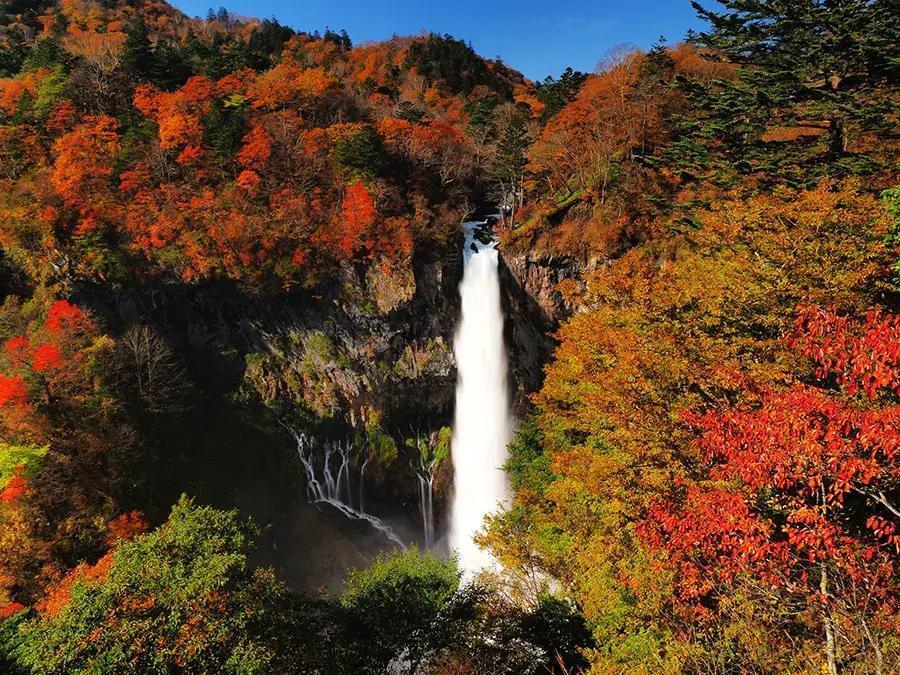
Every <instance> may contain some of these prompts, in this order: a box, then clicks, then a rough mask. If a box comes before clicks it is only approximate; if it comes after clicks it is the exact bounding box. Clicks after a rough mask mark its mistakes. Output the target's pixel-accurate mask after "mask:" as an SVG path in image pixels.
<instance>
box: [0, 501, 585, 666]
mask: <svg viewBox="0 0 900 675" xmlns="http://www.w3.org/2000/svg"><path fill="white" fill-rule="evenodd" d="M253 533H254V528H253V526H252V525H251V524H250V523H248V522H245V521H242V520H241V519H239V517H238V515H237V512H236V511H220V510H216V509H213V508H210V507H199V506H196V505H194V504H193V502H192V501H191V500H189V499H187V498H186V497H182V498H181V499H180V500H179V501H178V502H177V503H176V505H175V506H174V508H173V509H172V513H171V515H170V517H169V519H168V521H167V522H166V523H164V524H163V525H162V526H160V527H159V528H158V529H156V530H155V531H153V532H150V533H148V534H145V535H142V536H139V537H137V538H136V539H135V540H133V541H131V542H127V543H122V544H120V545H119V546H118V547H117V548H115V549H114V550H113V551H112V552H111V553H110V554H109V556H110V557H109V558H108V559H101V560H100V561H99V562H98V563H97V564H95V565H94V566H93V567H90V568H83V569H82V570H81V571H80V572H76V573H75V575H74V580H73V583H72V584H71V586H70V587H69V586H67V582H66V581H63V583H61V584H60V586H59V587H58V588H57V589H56V591H55V592H54V593H52V594H51V595H50V596H49V599H48V601H45V604H44V606H42V607H41V608H40V613H39V614H36V613H35V612H33V611H30V610H29V611H28V612H27V613H26V612H20V613H18V614H16V615H14V616H12V617H11V618H9V619H8V620H6V622H5V623H0V641H2V644H0V666H2V667H3V669H4V672H12V673H17V672H22V673H171V672H207V673H219V672H224V673H322V674H331V673H334V674H342V673H383V672H385V671H386V670H388V669H391V671H392V672H398V673H432V672H446V671H447V670H448V669H450V670H452V669H454V668H461V669H464V671H465V672H478V673H481V672H491V673H510V674H512V673H516V674H520V673H537V672H556V671H555V670H554V669H555V668H556V667H557V664H558V662H559V661H558V659H561V660H562V663H564V664H566V667H567V668H572V667H576V666H577V667H580V666H582V665H584V663H585V662H584V660H583V656H582V654H581V652H582V651H583V650H584V649H586V648H588V647H589V646H590V644H591V643H590V632H589V630H588V629H587V627H586V626H585V623H584V620H583V619H582V617H581V615H580V613H579V612H578V611H577V610H576V608H575V607H574V605H572V604H571V603H569V602H568V601H565V600H561V599H559V598H554V597H552V596H543V597H541V598H539V599H538V600H537V601H536V603H535V604H534V606H533V607H531V608H529V609H524V608H522V607H520V606H518V605H514V604H512V603H510V602H509V601H508V600H506V599H505V596H503V595H502V594H501V593H499V592H498V591H496V590H491V589H489V588H487V587H484V586H481V585H477V584H461V582H460V578H461V575H460V572H459V570H458V568H457V566H456V562H455V561H454V560H449V561H447V560H442V559H440V558H437V557H435V556H434V555H432V554H430V553H420V552H418V551H415V550H410V551H406V552H401V553H397V554H394V555H385V556H382V557H379V558H378V559H376V561H375V562H374V563H373V564H372V565H371V566H370V567H368V568H366V569H362V570H358V571H356V572H354V573H352V574H351V575H350V576H349V578H348V580H347V583H346V590H345V592H344V594H343V595H342V596H341V597H339V598H333V597H320V598H316V599H309V598H301V597H299V596H296V595H293V594H291V593H290V592H288V591H287V589H285V587H284V586H283V585H282V584H281V582H279V581H278V580H277V579H276V578H275V576H274V574H273V573H272V571H271V570H266V569H257V570H252V569H251V568H250V565H249V563H248V557H247V554H248V550H249V547H250V544H251V540H252V535H253Z"/></svg>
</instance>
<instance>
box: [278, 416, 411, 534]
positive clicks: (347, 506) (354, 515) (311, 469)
mask: <svg viewBox="0 0 900 675" xmlns="http://www.w3.org/2000/svg"><path fill="white" fill-rule="evenodd" d="M281 426H283V427H284V428H285V429H287V431H288V433H290V434H291V436H293V438H294V441H295V442H296V443H297V454H298V455H299V457H300V462H301V463H302V464H303V469H304V471H305V472H306V497H307V499H308V500H309V503H310V504H328V505H330V506H332V507H333V508H334V509H336V510H337V511H338V512H340V513H341V514H342V515H344V516H345V517H347V518H349V519H350V520H361V521H364V522H366V523H368V524H369V525H371V526H372V527H373V528H374V529H376V530H378V531H379V532H381V533H382V534H383V535H384V536H385V537H386V538H387V539H389V540H390V541H391V542H392V543H394V544H396V545H397V546H399V547H400V548H403V549H405V548H406V545H405V544H404V543H403V541H402V540H401V539H400V537H398V536H397V534H396V533H395V532H394V530H393V529H392V528H391V526H390V525H388V524H387V523H385V522H384V521H382V520H381V519H380V518H377V517H376V516H373V515H372V514H369V513H366V512H365V511H364V510H363V509H364V507H363V483H362V479H363V473H364V472H365V468H366V463H368V461H369V460H368V459H366V461H365V462H363V465H362V468H361V469H360V475H359V478H360V483H359V508H354V507H353V505H352V504H351V503H350V502H351V498H350V494H351V492H350V459H351V454H352V451H353V444H352V443H350V442H349V441H346V442H344V443H341V442H340V441H335V442H326V443H325V444H324V455H325V457H324V462H323V463H322V468H321V480H320V479H319V476H318V474H317V466H316V458H315V452H314V446H313V443H312V441H311V440H310V438H309V437H308V436H306V435H304V434H299V433H297V431H296V430H294V428H293V427H291V426H290V425H288V424H285V423H284V422H282V423H281ZM335 455H336V456H337V457H338V458H339V459H340V463H339V464H338V472H337V476H335V475H334V472H333V471H332V470H331V467H332V464H333V462H332V459H331V458H332V457H334V456H335ZM344 496H346V499H344Z"/></svg>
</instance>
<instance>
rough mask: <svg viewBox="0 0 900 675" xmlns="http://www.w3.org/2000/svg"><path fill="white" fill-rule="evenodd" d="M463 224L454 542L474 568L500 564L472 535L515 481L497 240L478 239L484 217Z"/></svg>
mask: <svg viewBox="0 0 900 675" xmlns="http://www.w3.org/2000/svg"><path fill="white" fill-rule="evenodd" d="M464 227H465V230H466V240H465V246H464V248H463V261H464V267H465V269H464V272H463V280H462V283H460V286H459V294H460V299H461V301H462V316H461V319H460V323H459V326H458V327H457V331H456V336H455V338H454V341H453V352H454V354H455V356H456V363H457V372H458V375H457V382H456V413H455V418H454V421H453V442H452V445H451V453H452V456H453V487H454V495H453V504H452V507H451V511H450V530H449V544H450V548H451V550H453V551H455V552H456V554H457V555H458V557H459V565H460V567H461V569H462V570H463V572H464V573H465V574H467V575H471V574H474V573H475V572H477V571H479V570H481V569H485V568H491V567H494V566H495V565H496V561H495V560H494V558H493V556H491V555H490V553H488V552H487V551H483V550H482V549H480V548H479V547H478V546H477V545H476V544H475V542H474V540H473V537H474V535H475V534H476V533H477V532H478V531H479V530H481V528H482V526H483V525H484V518H485V516H486V515H487V514H489V513H493V512H495V511H497V510H498V509H500V508H502V507H503V506H505V505H507V504H508V502H509V482H508V480H507V477H506V473H505V472H504V471H503V468H502V467H503V465H504V463H505V462H506V459H507V450H506V446H507V444H508V443H509V441H510V437H511V435H512V426H513V425H512V418H511V416H510V405H509V391H508V385H507V362H506V360H507V356H506V346H505V345H504V342H503V310H502V308H501V305H500V277H499V274H498V270H499V254H498V252H497V248H496V246H497V242H496V239H495V238H493V237H490V241H486V242H485V241H480V239H482V238H484V236H483V235H484V233H485V230H484V229H483V228H484V227H485V223H484V222H472V223H465V224H464ZM480 228H481V229H480ZM479 230H480V231H479ZM477 235H479V236H477ZM473 249H474V250H473Z"/></svg>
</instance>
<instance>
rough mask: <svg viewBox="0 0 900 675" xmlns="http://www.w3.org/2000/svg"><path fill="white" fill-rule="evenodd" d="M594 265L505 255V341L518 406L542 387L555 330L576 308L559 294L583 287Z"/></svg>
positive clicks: (501, 272) (522, 255)
mask: <svg viewBox="0 0 900 675" xmlns="http://www.w3.org/2000/svg"><path fill="white" fill-rule="evenodd" d="M595 267H596V263H594V264H585V263H582V262H580V261H577V260H575V259H574V258H568V257H555V258H554V257H548V256H543V255H536V254H533V253H530V252H529V253H515V254H513V255H510V256H509V257H506V256H503V255H502V252H501V270H500V274H501V277H500V279H501V284H502V285H503V298H504V302H505V307H504V309H505V311H506V316H507V327H506V340H507V345H508V346H509V349H510V371H511V376H512V379H513V380H514V382H515V391H516V405H517V407H521V406H522V405H523V404H524V403H525V400H526V397H527V394H529V393H531V392H533V391H536V390H537V389H539V388H540V386H541V383H542V382H543V367H544V364H546V363H547V362H548V361H549V360H550V358H551V357H552V355H553V349H554V346H555V342H554V340H553V338H552V334H553V332H554V331H555V330H556V328H557V327H558V326H559V323H560V322H561V321H563V320H565V319H566V318H567V317H569V316H570V315H571V314H572V313H573V312H574V311H575V310H576V308H575V307H573V306H572V305H571V304H569V302H567V300H566V298H565V297H564V296H563V294H562V293H561V292H560V284H561V283H564V282H565V283H570V284H575V285H576V286H581V285H582V284H583V281H582V279H583V275H584V274H585V273H586V272H588V271H589V270H590V269H594V268H595Z"/></svg>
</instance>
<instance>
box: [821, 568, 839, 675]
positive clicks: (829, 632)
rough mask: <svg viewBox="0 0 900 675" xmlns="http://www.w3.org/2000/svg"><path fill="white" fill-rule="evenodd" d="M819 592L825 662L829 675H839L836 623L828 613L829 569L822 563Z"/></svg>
mask: <svg viewBox="0 0 900 675" xmlns="http://www.w3.org/2000/svg"><path fill="white" fill-rule="evenodd" d="M819 591H820V592H821V594H822V623H823V624H824V625H825V662H826V666H827V668H826V671H825V672H826V673H828V675H838V667H837V653H836V648H835V640H834V622H833V621H832V620H831V613H830V612H829V611H828V567H827V566H826V564H825V563H824V562H823V563H822V577H821V579H820V580H819Z"/></svg>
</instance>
